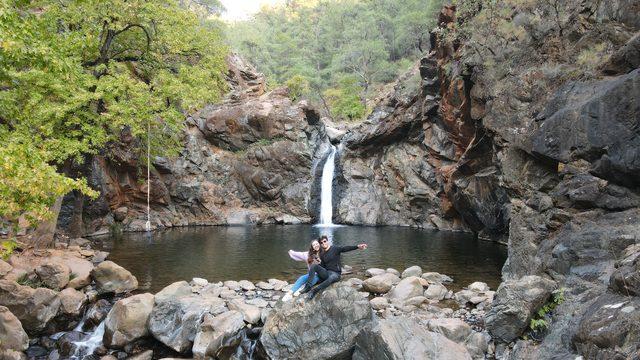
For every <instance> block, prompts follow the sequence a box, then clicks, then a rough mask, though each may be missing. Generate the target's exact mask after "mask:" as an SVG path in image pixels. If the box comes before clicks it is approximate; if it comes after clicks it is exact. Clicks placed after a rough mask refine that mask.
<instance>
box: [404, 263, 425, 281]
mask: <svg viewBox="0 0 640 360" xmlns="http://www.w3.org/2000/svg"><path fill="white" fill-rule="evenodd" d="M420 275H422V268H421V267H420V266H417V265H415V266H411V267H409V268H406V269H405V270H404V271H403V272H402V278H403V279H404V278H408V277H410V276H420Z"/></svg>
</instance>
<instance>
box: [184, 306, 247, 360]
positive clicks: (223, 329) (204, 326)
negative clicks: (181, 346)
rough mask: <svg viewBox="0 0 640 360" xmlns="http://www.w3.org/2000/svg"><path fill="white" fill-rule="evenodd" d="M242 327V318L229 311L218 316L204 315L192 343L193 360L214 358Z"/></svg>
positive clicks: (240, 314) (237, 313) (236, 313)
mask: <svg viewBox="0 0 640 360" xmlns="http://www.w3.org/2000/svg"><path fill="white" fill-rule="evenodd" d="M243 327H244V316H243V315H242V313H240V312H239V311H234V310H230V311H227V312H225V313H223V314H220V315H218V316H213V315H211V314H205V316H204V319H203V321H202V323H201V324H200V327H199V328H198V332H197V334H196V337H195V339H194V341H193V348H192V352H193V357H194V359H206V358H214V357H215V355H216V352H217V351H218V349H220V347H221V346H222V345H223V344H224V343H225V342H226V341H227V340H228V339H230V338H231V337H233V336H234V335H235V334H237V333H238V331H240V329H242V328H243Z"/></svg>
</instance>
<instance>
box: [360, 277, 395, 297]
mask: <svg viewBox="0 0 640 360" xmlns="http://www.w3.org/2000/svg"><path fill="white" fill-rule="evenodd" d="M399 282H400V278H399V277H397V276H396V275H394V274H391V273H387V272H385V273H383V274H380V275H375V276H373V277H370V278H368V279H366V280H365V281H364V282H363V283H362V288H363V289H364V290H365V291H368V292H371V293H375V294H386V293H387V292H389V290H391V287H393V285H394V284H397V283H399Z"/></svg>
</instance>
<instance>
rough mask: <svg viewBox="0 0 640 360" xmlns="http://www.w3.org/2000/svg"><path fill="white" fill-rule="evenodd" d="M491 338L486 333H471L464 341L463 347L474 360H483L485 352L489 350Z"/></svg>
mask: <svg viewBox="0 0 640 360" xmlns="http://www.w3.org/2000/svg"><path fill="white" fill-rule="evenodd" d="M489 341H491V336H489V334H487V333H486V332H481V333H480V332H476V331H473V332H472V333H471V335H469V336H468V337H467V339H466V340H465V341H464V346H465V347H466V348H467V351H469V354H470V355H471V357H472V358H473V359H474V360H476V359H477V360H484V359H485V354H486V353H487V350H489Z"/></svg>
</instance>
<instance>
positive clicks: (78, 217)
mask: <svg viewBox="0 0 640 360" xmlns="http://www.w3.org/2000/svg"><path fill="white" fill-rule="evenodd" d="M83 210H84V195H82V193H81V192H80V191H78V190H73V213H72V214H71V221H70V223H69V235H70V236H71V237H81V236H82V235H84V223H83V221H82V211H83Z"/></svg>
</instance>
